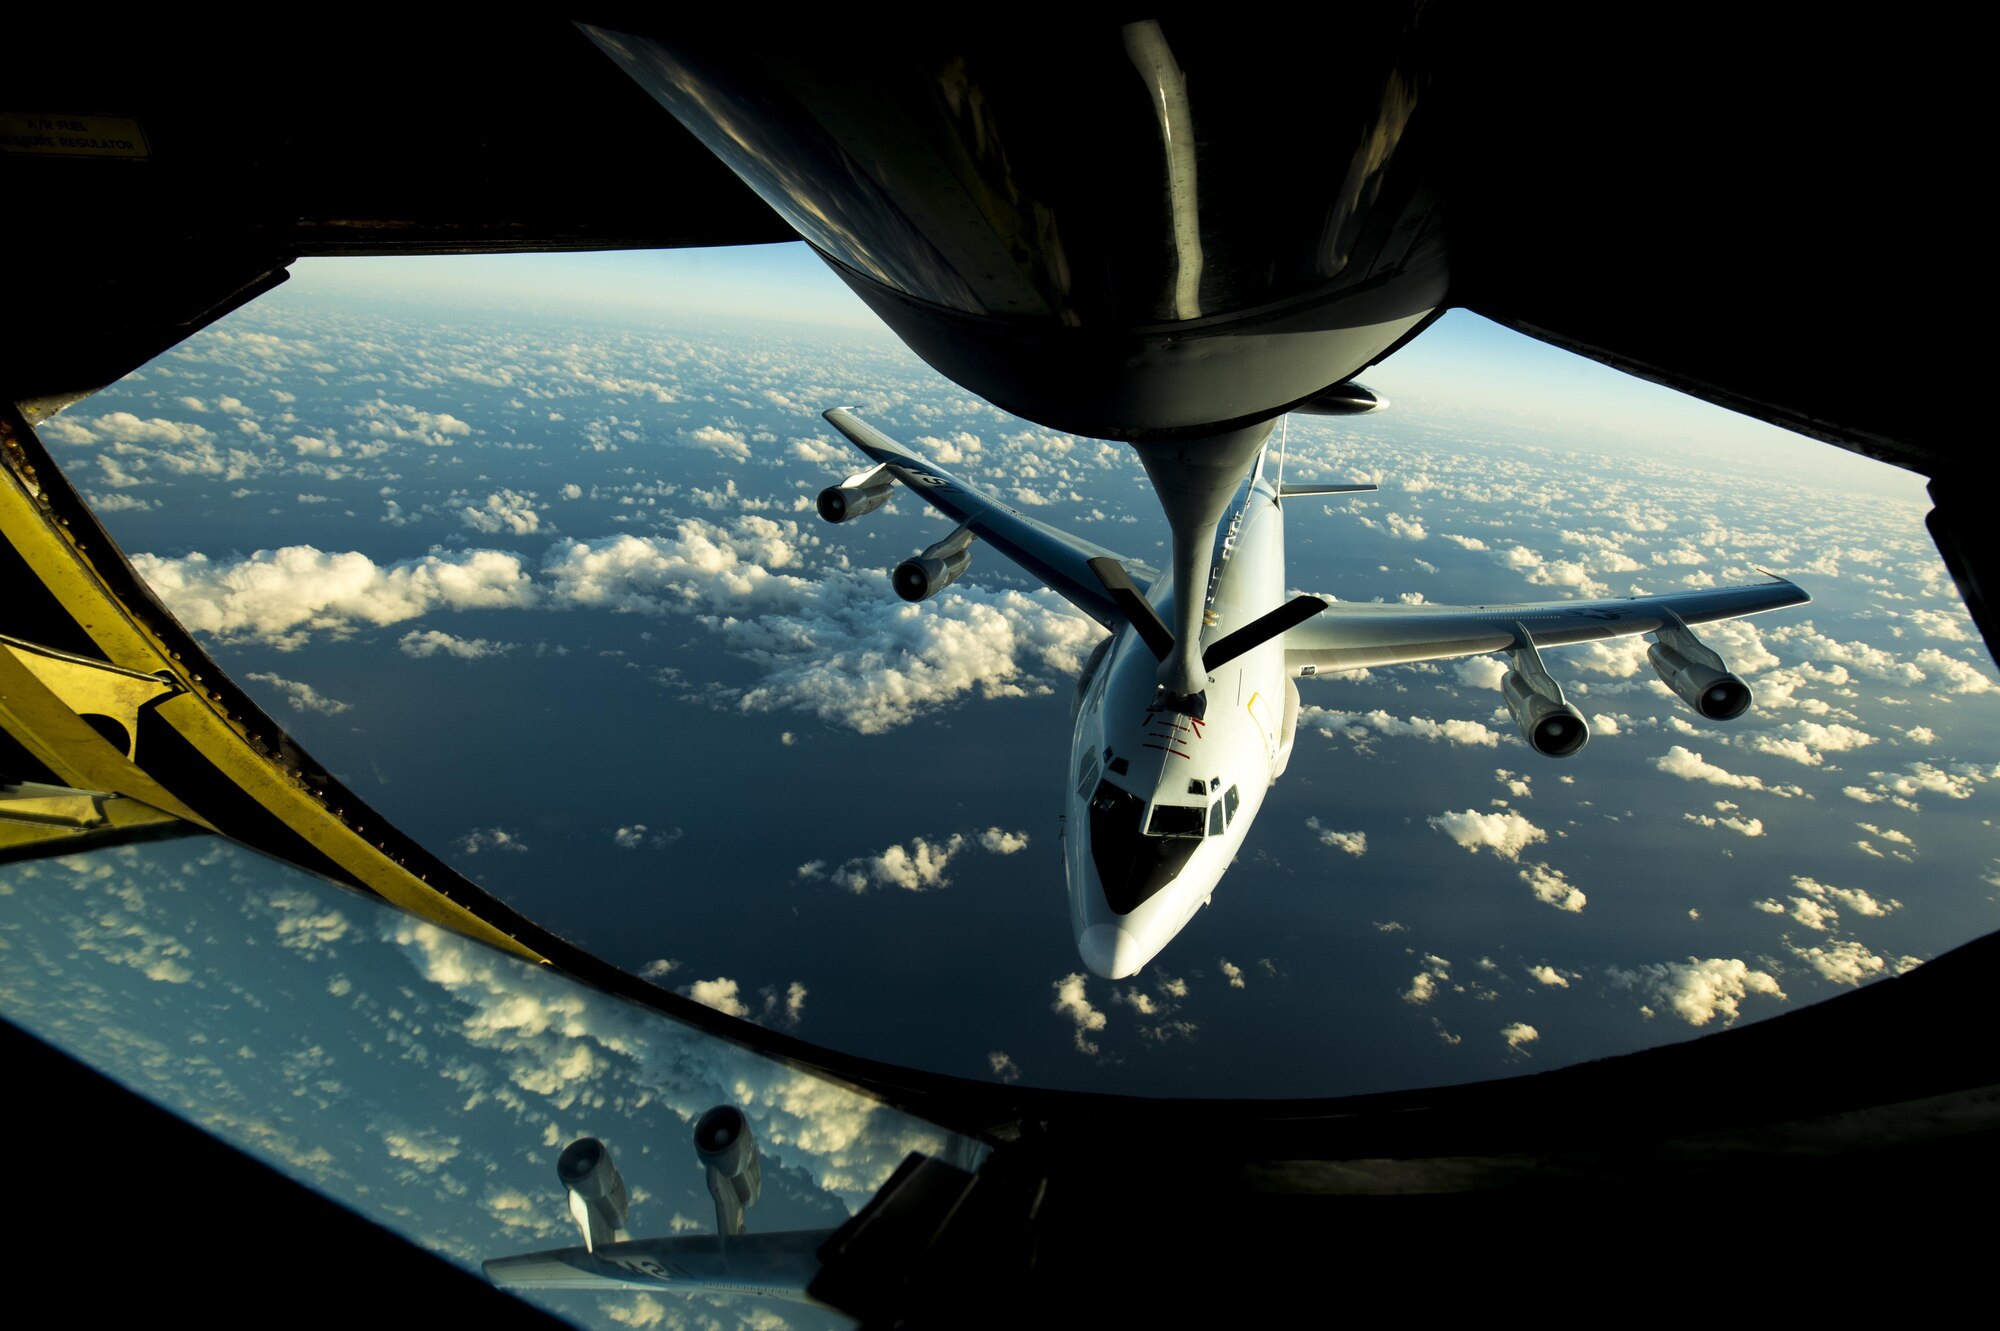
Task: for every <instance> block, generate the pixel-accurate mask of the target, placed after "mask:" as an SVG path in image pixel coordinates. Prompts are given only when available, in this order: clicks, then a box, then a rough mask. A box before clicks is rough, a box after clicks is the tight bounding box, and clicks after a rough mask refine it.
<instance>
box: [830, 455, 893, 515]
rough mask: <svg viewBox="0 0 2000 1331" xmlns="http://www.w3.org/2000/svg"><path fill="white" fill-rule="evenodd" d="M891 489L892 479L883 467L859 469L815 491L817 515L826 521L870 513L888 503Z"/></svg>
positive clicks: (891, 492) (887, 470)
mask: <svg viewBox="0 0 2000 1331" xmlns="http://www.w3.org/2000/svg"><path fill="white" fill-rule="evenodd" d="M895 489H896V480H895V478H894V477H893V476H891V475H889V469H888V468H887V467H877V468H875V469H874V470H873V471H864V472H859V473H857V474H855V475H853V476H849V477H848V478H847V479H846V480H844V481H842V482H841V483H840V484H839V485H829V486H827V487H826V489H824V490H821V491H820V492H819V515H820V516H821V517H823V518H825V519H826V520H827V521H828V522H846V521H847V520H849V519H850V518H858V517H861V516H862V515H863V514H866V513H873V512H874V511H875V510H876V509H878V508H880V507H882V505H884V504H886V503H888V502H889V496H890V495H891V494H893V493H894V492H895Z"/></svg>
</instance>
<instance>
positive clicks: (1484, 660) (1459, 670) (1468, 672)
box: [1452, 656, 1507, 690]
mask: <svg viewBox="0 0 2000 1331" xmlns="http://www.w3.org/2000/svg"><path fill="white" fill-rule="evenodd" d="M1452 673H1453V674H1455V675H1457V676H1458V682H1459V683H1461V684H1463V685H1465V686H1466V687H1467V688H1469V689H1496V690H1497V689H1498V688H1499V687H1500V682H1501V681H1502V680H1503V679H1505V678H1506V677H1507V663H1506V662H1505V661H1502V660H1501V659H1500V658H1499V657H1497V656H1474V657H1468V658H1467V659H1466V660H1463V661H1460V662H1459V663H1458V664H1457V665H1455V666H1453V667H1452Z"/></svg>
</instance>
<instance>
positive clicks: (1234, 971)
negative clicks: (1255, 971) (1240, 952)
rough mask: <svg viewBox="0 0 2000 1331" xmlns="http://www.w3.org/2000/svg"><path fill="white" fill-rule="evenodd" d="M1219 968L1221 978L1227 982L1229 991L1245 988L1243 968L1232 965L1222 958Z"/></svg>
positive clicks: (1225, 958)
mask: <svg viewBox="0 0 2000 1331" xmlns="http://www.w3.org/2000/svg"><path fill="white" fill-rule="evenodd" d="M1221 967H1222V978H1223V979H1225V980H1227V981H1229V987H1230V988H1231V989H1242V988H1245V987H1247V986H1245V985H1244V983H1243V968H1242V967H1241V966H1238V965H1235V964H1233V963H1232V962H1231V961H1230V960H1229V958H1227V957H1224V958H1223V959H1222V961H1221Z"/></svg>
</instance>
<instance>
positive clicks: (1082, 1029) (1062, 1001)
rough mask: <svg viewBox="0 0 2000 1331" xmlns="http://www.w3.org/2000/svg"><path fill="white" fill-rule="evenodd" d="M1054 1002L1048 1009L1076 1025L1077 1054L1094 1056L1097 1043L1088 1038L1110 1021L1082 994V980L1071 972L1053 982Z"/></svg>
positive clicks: (1079, 975)
mask: <svg viewBox="0 0 2000 1331" xmlns="http://www.w3.org/2000/svg"><path fill="white" fill-rule="evenodd" d="M1054 988H1055V991H1056V1001H1055V1003H1054V1004H1053V1005H1052V1006H1051V1008H1050V1009H1049V1010H1050V1011H1052V1012H1057V1013H1060V1014H1062V1015H1063V1016H1065V1017H1068V1018H1069V1019H1070V1020H1071V1021H1072V1022H1074V1023H1075V1025H1076V1047H1077V1051H1078V1052H1079V1053H1085V1054H1095V1053H1096V1052H1097V1051H1098V1049H1097V1042H1096V1041H1095V1040H1093V1039H1091V1038H1090V1037H1091V1036H1093V1035H1095V1034H1097V1032H1099V1031H1101V1030H1103V1029H1104V1028H1105V1026H1106V1025H1107V1024H1109V1021H1110V1019H1109V1018H1108V1017H1106V1016H1105V1015H1104V1014H1103V1013H1102V1012H1100V1011H1098V1010H1097V1009H1096V1008H1094V1007H1092V1006H1091V1005H1090V999H1089V997H1088V996H1086V995H1085V993H1084V978H1083V976H1082V975H1081V974H1078V973H1075V972H1072V973H1071V974H1068V975H1065V976H1063V978H1062V979H1060V980H1057V981H1056V982H1055V986H1054Z"/></svg>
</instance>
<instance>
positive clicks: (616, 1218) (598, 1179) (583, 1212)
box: [556, 1137, 632, 1252]
mask: <svg viewBox="0 0 2000 1331" xmlns="http://www.w3.org/2000/svg"><path fill="white" fill-rule="evenodd" d="M556 1177H557V1178H559V1179H561V1180H562V1185H563V1189H564V1191H566V1192H567V1193H568V1194H569V1213H570V1215H571V1216H572V1217H574V1218H575V1220H576V1227H577V1228H578V1229H579V1230H581V1231H582V1232H583V1246H584V1247H586V1248H588V1249H590V1250H591V1251H593V1252H595V1251H596V1250H597V1245H598V1244H600V1243H616V1242H618V1241H619V1240H620V1239H622V1238H623V1237H624V1232H623V1231H624V1229H625V1216H626V1214H627V1213H628V1212H629V1211H630V1210H631V1209H632V1202H631V1198H630V1197H629V1196H628V1195H627V1194H626V1191H625V1180H624V1178H623V1177H622V1176H621V1175H620V1174H619V1173H618V1166H617V1165H615V1164H613V1163H612V1162H611V1148H610V1147H609V1146H606V1145H605V1144H604V1143H603V1142H601V1141H599V1140H598V1139H597V1138H595V1137H579V1138H577V1140H575V1141H573V1142H571V1143H570V1144H569V1145H568V1146H566V1147H564V1148H563V1153H562V1156H561V1157H560V1158H559V1159H558V1160H557V1161H556Z"/></svg>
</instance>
